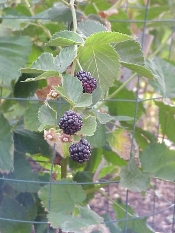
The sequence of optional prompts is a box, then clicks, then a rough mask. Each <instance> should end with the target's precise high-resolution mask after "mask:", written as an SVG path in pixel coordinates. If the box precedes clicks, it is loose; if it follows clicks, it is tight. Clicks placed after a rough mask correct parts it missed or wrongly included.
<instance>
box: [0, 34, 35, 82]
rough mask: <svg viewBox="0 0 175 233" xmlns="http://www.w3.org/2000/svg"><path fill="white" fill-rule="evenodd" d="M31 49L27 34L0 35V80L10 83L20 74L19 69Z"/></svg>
mask: <svg viewBox="0 0 175 233" xmlns="http://www.w3.org/2000/svg"><path fill="white" fill-rule="evenodd" d="M30 51H31V42H30V38H29V37H27V36H21V37H17V36H12V37H10V36H9V37H0V64H3V66H1V69H0V77H1V78H0V80H1V81H3V83H4V84H7V85H8V84H10V83H11V81H12V80H16V79H18V78H19V76H20V72H19V69H20V68H21V67H23V66H24V65H25V63H26V61H27V57H28V55H29V53H30Z"/></svg>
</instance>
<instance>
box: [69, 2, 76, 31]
mask: <svg viewBox="0 0 175 233" xmlns="http://www.w3.org/2000/svg"><path fill="white" fill-rule="evenodd" d="M74 2H75V0H70V8H71V12H72V18H73V29H74V32H76V31H77V16H76V11H75V7H74Z"/></svg>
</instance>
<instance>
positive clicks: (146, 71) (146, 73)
mask: <svg viewBox="0 0 175 233" xmlns="http://www.w3.org/2000/svg"><path fill="white" fill-rule="evenodd" d="M121 64H122V65H123V66H125V67H126V68H128V69H130V70H133V71H134V72H136V73H139V74H141V75H142V76H144V77H146V78H149V79H154V78H155V77H154V75H153V73H152V72H151V71H150V70H149V69H147V68H146V67H145V66H140V65H135V64H129V63H125V62H121Z"/></svg>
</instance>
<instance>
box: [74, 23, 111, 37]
mask: <svg viewBox="0 0 175 233" xmlns="http://www.w3.org/2000/svg"><path fill="white" fill-rule="evenodd" d="M77 31H78V32H79V33H80V34H82V35H83V36H85V37H88V36H90V35H92V34H94V33H97V32H102V31H107V29H106V27H105V26H104V25H103V24H100V23H98V22H96V21H94V20H84V21H81V22H80V23H78V29H77Z"/></svg>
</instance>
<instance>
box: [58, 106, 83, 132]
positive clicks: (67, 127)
mask: <svg viewBox="0 0 175 233" xmlns="http://www.w3.org/2000/svg"><path fill="white" fill-rule="evenodd" d="M82 124H83V121H82V117H81V116H80V115H79V114H77V113H76V112H74V111H71V110H69V111H67V112H65V114H64V115H63V116H62V117H61V118H60V121H59V127H60V129H62V130H63V133H65V134H68V135H73V134H75V133H76V132H78V131H79V130H80V129H81V127H82Z"/></svg>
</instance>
